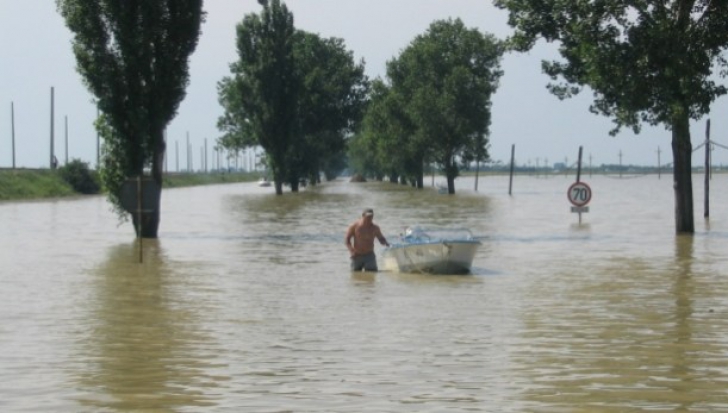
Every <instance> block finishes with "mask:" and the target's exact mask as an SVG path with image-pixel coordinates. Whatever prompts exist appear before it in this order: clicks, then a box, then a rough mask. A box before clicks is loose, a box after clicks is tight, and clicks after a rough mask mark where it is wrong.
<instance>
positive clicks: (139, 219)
mask: <svg viewBox="0 0 728 413" xmlns="http://www.w3.org/2000/svg"><path fill="white" fill-rule="evenodd" d="M142 205H143V204H142V174H139V176H138V177H137V240H138V244H139V263H140V264H141V263H142V262H144V249H143V248H142V239H143V237H142Z"/></svg>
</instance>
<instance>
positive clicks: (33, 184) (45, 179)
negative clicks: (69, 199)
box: [0, 169, 76, 201]
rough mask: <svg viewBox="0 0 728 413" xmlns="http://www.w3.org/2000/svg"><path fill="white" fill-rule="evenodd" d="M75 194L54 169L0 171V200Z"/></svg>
mask: <svg viewBox="0 0 728 413" xmlns="http://www.w3.org/2000/svg"><path fill="white" fill-rule="evenodd" d="M71 195H76V192H74V190H73V188H71V186H70V185H69V184H68V183H66V181H64V180H63V179H62V178H61V177H60V175H59V174H57V173H56V171H51V170H47V169H46V170H20V169H19V170H2V171H0V200H2V201H7V200H19V199H38V198H51V197H60V196H71Z"/></svg>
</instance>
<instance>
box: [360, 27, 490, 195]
mask: <svg viewBox="0 0 728 413" xmlns="http://www.w3.org/2000/svg"><path fill="white" fill-rule="evenodd" d="M503 50H504V49H503V46H502V43H501V42H500V41H499V40H497V39H496V38H495V37H493V36H492V35H489V34H483V33H480V32H479V31H478V30H475V29H468V28H466V27H465V25H464V24H463V22H462V21H461V20H460V19H456V20H452V19H449V20H439V21H435V22H433V23H432V24H431V25H430V27H429V28H428V30H427V32H426V33H424V34H422V35H419V36H417V37H416V38H415V39H414V40H413V41H412V42H411V43H410V44H409V46H408V47H407V48H405V49H404V50H403V51H402V53H401V54H400V55H399V56H397V57H396V58H394V59H392V60H391V61H389V62H388V63H387V78H388V80H389V84H388V85H384V84H383V85H381V86H380V87H379V90H378V94H376V95H373V98H372V104H371V107H370V110H369V111H368V114H367V120H366V121H365V125H366V126H367V127H368V129H366V130H365V134H364V135H362V136H364V137H365V138H369V139H379V140H381V142H380V144H379V145H378V147H379V148H380V150H381V152H380V153H381V156H380V157H379V160H378V163H379V164H380V166H382V167H384V168H386V169H387V170H386V171H384V172H385V173H388V174H391V173H393V172H394V169H393V168H395V165H399V166H400V170H399V171H398V172H401V173H405V174H406V175H411V174H414V175H416V177H415V179H416V181H417V186H419V187H422V176H423V170H424V169H423V168H424V164H425V163H427V162H434V163H435V164H437V165H438V166H440V167H441V168H442V169H443V171H444V172H445V175H446V177H447V182H448V192H449V193H454V191H455V188H454V180H455V178H456V177H457V176H458V174H459V169H458V159H460V160H463V159H465V158H470V159H475V158H477V159H479V160H485V159H486V158H487V144H488V140H487V135H488V134H489V126H490V121H491V118H490V108H491V100H490V99H491V96H492V94H493V93H495V90H496V89H497V87H498V80H499V78H500V76H501V75H502V72H501V70H500V59H501V56H502V54H503ZM392 146H395V147H396V148H397V149H396V150H394V151H392V150H391V149H392ZM403 155H404V158H403Z"/></svg>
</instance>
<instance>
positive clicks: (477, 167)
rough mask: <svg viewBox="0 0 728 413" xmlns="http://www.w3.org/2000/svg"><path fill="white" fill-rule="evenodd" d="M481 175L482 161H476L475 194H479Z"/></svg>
mask: <svg viewBox="0 0 728 413" xmlns="http://www.w3.org/2000/svg"><path fill="white" fill-rule="evenodd" d="M479 173H480V159H478V160H476V161H475V192H478V175H479Z"/></svg>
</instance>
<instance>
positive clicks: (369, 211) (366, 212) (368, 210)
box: [361, 208, 374, 218]
mask: <svg viewBox="0 0 728 413" xmlns="http://www.w3.org/2000/svg"><path fill="white" fill-rule="evenodd" d="M361 216H362V218H372V217H374V210H373V209H371V208H366V209H365V210H364V211H363V212H362V213H361Z"/></svg>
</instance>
